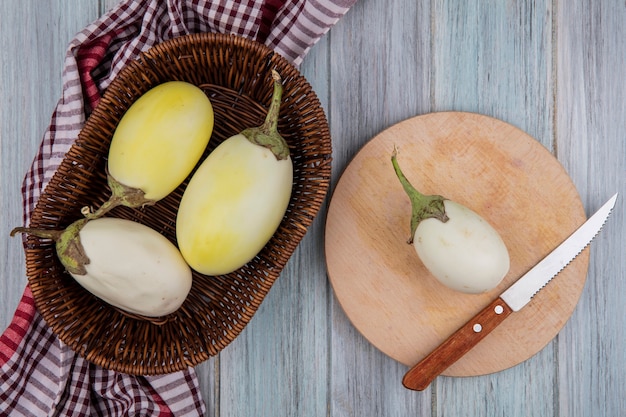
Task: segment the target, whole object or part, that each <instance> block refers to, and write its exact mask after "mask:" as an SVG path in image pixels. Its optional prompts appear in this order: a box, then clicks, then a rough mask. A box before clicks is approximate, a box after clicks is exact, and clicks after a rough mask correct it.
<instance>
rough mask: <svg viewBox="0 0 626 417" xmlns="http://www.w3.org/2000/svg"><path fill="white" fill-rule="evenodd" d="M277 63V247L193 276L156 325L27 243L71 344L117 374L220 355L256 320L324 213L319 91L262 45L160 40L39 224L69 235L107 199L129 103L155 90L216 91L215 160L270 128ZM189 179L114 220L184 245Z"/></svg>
mask: <svg viewBox="0 0 626 417" xmlns="http://www.w3.org/2000/svg"><path fill="white" fill-rule="evenodd" d="M272 68H275V69H276V70H277V71H278V72H279V73H280V74H281V77H282V78H283V84H284V93H283V102H282V105H281V112H280V119H279V124H278V130H279V132H280V133H281V135H282V136H283V137H284V138H285V140H286V141H287V143H288V144H289V147H290V150H291V156H292V160H293V164H294V184H293V189H292V195H291V201H290V203H289V207H288V209H287V213H286V215H285V217H284V219H283V221H282V223H281V225H280V227H279V229H278V230H277V232H276V233H275V235H274V236H273V237H272V239H271V241H270V242H269V243H268V244H267V245H266V247H265V248H264V249H263V250H262V251H261V252H260V253H259V254H258V255H257V256H256V257H255V258H254V259H253V260H252V261H251V262H249V263H248V264H247V265H245V266H244V267H242V268H241V269H239V270H237V271H235V272H233V273H231V274H228V275H224V276H215V277H213V276H204V275H201V274H198V273H196V272H194V276H193V286H192V289H191V292H190V294H189V296H188V298H187V299H186V300H185V302H184V304H183V305H182V307H181V308H180V309H179V310H178V311H177V312H175V313H173V314H170V315H168V316H166V317H162V318H159V319H158V320H147V319H145V318H143V317H138V316H133V315H129V314H126V313H124V312H122V311H120V310H118V309H116V308H114V307H112V306H110V305H109V304H106V303H105V302H103V301H101V300H99V299H98V298H96V297H95V296H93V295H91V294H90V293H89V292H88V291H86V290H84V289H83V288H82V287H81V286H80V285H79V284H78V283H76V281H74V279H73V278H72V277H71V276H70V275H69V274H68V273H66V272H65V270H64V268H63V266H62V265H61V263H60V262H59V260H58V258H57V256H56V252H55V247H54V243H53V242H52V241H50V240H46V239H40V238H36V237H32V236H29V237H28V238H27V246H26V267H27V275H28V280H29V284H30V287H31V289H32V292H33V295H34V298H35V303H36V305H37V308H38V309H39V311H40V312H41V314H42V316H43V318H44V320H45V321H46V322H47V323H48V325H50V327H51V328H52V330H53V332H54V333H56V334H57V335H58V336H59V338H60V339H61V340H62V341H63V342H64V343H66V344H67V345H68V346H70V348H72V349H73V350H75V351H76V352H78V353H79V354H81V355H83V356H84V357H86V358H87V359H88V360H90V361H92V362H93V363H95V364H97V365H100V366H102V367H104V368H107V369H112V370H115V371H119V372H124V373H128V374H142V375H153V374H162V373H169V372H174V371H178V370H181V369H184V368H186V367H188V366H194V365H197V364H198V363H200V362H202V361H204V360H206V359H208V358H209V357H211V356H213V355H216V354H217V353H218V352H219V351H220V350H222V349H223V348H224V347H225V346H227V345H228V344H229V343H230V342H231V341H232V340H233V339H234V338H235V337H236V336H237V335H238V334H239V333H240V332H241V331H242V330H243V328H244V327H245V326H246V324H247V323H248V322H249V321H250V319H251V318H252V316H253V315H254V313H255V312H256V310H257V309H258V307H259V305H260V304H261V302H262V301H263V299H264V297H265V295H266V294H267V293H268V291H269V289H270V288H271V286H272V284H273V283H274V281H275V280H276V278H278V276H279V274H280V272H281V271H282V269H283V268H284V266H285V264H286V263H287V261H288V259H289V258H290V256H291V255H292V253H293V252H294V250H295V249H296V246H297V245H298V243H299V242H300V240H301V239H302V237H303V236H304V234H305V233H306V231H307V229H308V227H309V226H310V224H311V223H312V221H313V219H314V217H315V216H316V215H317V213H318V211H319V209H320V208H321V205H322V203H323V200H324V198H325V196H326V193H327V190H328V186H329V182H330V163H331V141H330V134H329V130H328V124H327V120H326V117H325V115H324V112H323V110H322V108H321V106H320V103H319V101H318V99H317V96H316V95H315V93H314V92H313V91H312V89H311V87H310V85H309V84H308V83H307V81H306V80H305V79H304V78H303V77H302V76H301V75H300V74H299V72H298V71H297V69H295V68H294V67H293V66H292V65H291V64H289V63H288V62H287V61H286V60H285V59H284V58H282V57H280V56H279V55H277V54H275V53H273V52H272V51H271V50H270V49H268V48H267V47H265V46H264V45H261V44H258V43H256V42H252V41H249V40H246V39H244V38H240V37H236V36H232V35H220V34H195V35H188V36H184V37H179V38H176V39H172V40H170V41H167V42H164V43H162V44H160V45H157V46H155V47H153V48H152V49H150V50H149V51H147V52H146V53H144V54H143V55H142V56H141V57H140V58H139V59H138V60H137V61H134V62H132V63H131V64H129V65H128V66H127V67H126V68H125V69H124V70H123V71H122V72H121V73H120V75H119V76H118V77H117V78H116V79H115V80H114V81H113V82H112V84H111V85H110V86H109V88H108V89H107V91H106V92H105V94H104V95H103V97H102V99H101V101H100V103H99V105H98V106H97V108H96V109H95V110H94V112H93V114H92V115H91V116H90V117H89V119H88V120H87V123H86V124H85V127H84V128H83V130H82V132H81V134H80V135H79V137H78V140H77V141H76V143H75V144H74V146H73V147H72V148H71V149H70V151H69V152H68V154H67V156H66V157H65V159H64V161H63V163H62V164H61V166H60V168H59V170H58V171H57V172H56V173H55V175H54V177H53V178H52V180H51V182H50V184H49V185H48V187H47V188H46V190H45V191H44V193H43V194H42V196H41V197H40V199H39V201H38V203H37V206H36V207H35V210H34V212H33V215H32V218H31V224H30V226H31V227H34V228H44V229H57V230H59V229H63V228H65V227H67V226H68V225H69V224H70V223H72V222H73V221H74V220H77V219H79V218H80V217H81V216H82V215H81V213H80V210H81V208H82V207H84V206H92V207H98V206H99V205H100V204H102V203H103V202H104V201H105V200H107V198H108V197H109V195H110V190H109V189H108V187H107V185H106V173H105V168H106V157H107V154H108V149H109V145H110V141H111V138H112V135H113V132H114V130H115V128H116V126H117V124H118V122H119V120H120V118H121V117H122V116H123V114H124V113H125V112H126V110H127V109H128V108H129V107H130V105H131V104H132V103H133V102H134V101H135V100H136V99H137V98H139V97H140V96H141V95H142V94H143V93H145V92H146V91H147V90H149V89H150V88H152V87H154V86H156V85H158V84H160V83H163V82H165V81H170V80H183V81H188V82H191V83H193V84H195V85H198V86H200V87H201V88H202V89H203V90H204V91H205V92H206V94H207V95H208V96H209V98H210V99H211V102H212V104H213V109H214V112H215V127H214V131H213V136H212V138H211V141H210V143H209V146H208V147H207V150H206V151H205V155H204V157H206V155H208V153H209V152H211V151H212V150H213V149H214V148H215V147H216V146H217V145H218V144H219V143H221V142H222V141H223V140H225V139H226V138H228V137H230V136H232V135H234V134H236V133H239V132H240V131H241V130H243V129H244V128H246V127H252V126H258V125H260V124H261V123H262V122H263V120H264V118H265V115H266V112H267V108H268V106H269V103H270V99H271V95H272V78H271V73H270V70H271V69H272ZM204 157H203V158H202V160H204ZM202 160H201V161H202ZM188 180H189V178H188V179H187V180H186V181H185V182H184V183H183V184H182V185H181V186H180V187H178V189H176V190H175V191H174V192H173V193H172V194H170V195H169V196H168V197H166V198H165V199H163V200H161V201H159V202H158V203H157V204H155V205H153V206H147V207H144V208H141V209H130V208H127V207H118V208H115V209H113V210H112V211H111V212H110V214H109V215H111V216H115V217H120V218H125V219H131V220H134V221H137V222H140V223H143V224H146V225H148V226H150V227H152V228H153V229H155V230H157V231H159V232H160V233H162V234H163V235H165V236H166V237H167V238H169V239H170V240H171V241H172V242H174V243H175V242H176V233H175V223H176V212H177V208H178V204H179V202H180V199H181V197H182V194H183V191H184V189H185V187H186V184H187V183H188Z"/></svg>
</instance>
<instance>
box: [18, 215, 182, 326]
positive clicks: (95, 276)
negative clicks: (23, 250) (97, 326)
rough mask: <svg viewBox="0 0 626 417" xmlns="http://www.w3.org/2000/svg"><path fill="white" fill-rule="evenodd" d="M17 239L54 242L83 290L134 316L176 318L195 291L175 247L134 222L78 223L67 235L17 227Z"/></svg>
mask: <svg viewBox="0 0 626 417" xmlns="http://www.w3.org/2000/svg"><path fill="white" fill-rule="evenodd" d="M16 233H28V234H31V235H34V236H38V237H42V238H49V239H53V240H54V241H55V242H56V251H57V255H58V256H59V260H60V261H61V263H62V264H63V266H64V267H65V269H66V270H67V271H68V272H69V273H70V275H71V276H72V277H73V278H74V279H75V280H76V281H77V282H78V283H79V284H80V285H82V286H83V287H84V288H85V289H87V290H88V291H90V292H91V293H93V294H94V295H95V296H97V297H99V298H100V299H102V300H104V301H106V302H107V303H109V304H111V305H113V306H115V307H118V308H120V309H122V310H124V311H127V312H130V313H135V314H140V315H143V316H147V317H160V316H165V315H167V314H170V313H173V312H174V311H176V310H177V309H178V308H179V307H180V306H181V305H182V303H183V301H185V298H186V297H187V295H188V294H189V291H190V289H191V282H192V273H191V269H190V268H189V266H188V265H187V264H186V263H185V260H184V259H183V257H182V256H181V254H180V252H179V251H178V249H177V248H176V246H175V245H174V244H172V243H171V242H170V241H169V240H168V239H167V238H166V237H165V236H163V235H162V234H160V233H159V232H157V231H156V230H154V229H152V228H150V227H148V226H145V225H143V224H140V223H137V222H134V221H131V220H124V219H118V218H110V217H101V218H98V219H94V220H89V219H80V220H77V221H76V222H74V223H72V224H71V225H70V226H69V227H68V228H67V229H65V230H63V231H58V230H41V229H31V228H23V227H17V228H15V229H13V231H12V232H11V236H13V235H15V234H16Z"/></svg>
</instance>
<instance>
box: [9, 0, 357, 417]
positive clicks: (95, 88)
mask: <svg viewBox="0 0 626 417" xmlns="http://www.w3.org/2000/svg"><path fill="white" fill-rule="evenodd" d="M355 1H356V0H240V1H232V0H231V1H229V0H215V1H202V0H186V1H184V0H177V1H176V0H169V1H167V2H165V1H159V0H141V1H133V0H123V1H121V2H120V4H119V5H118V6H117V7H115V8H114V9H112V10H111V11H109V12H108V13H107V14H106V15H104V16H102V17H101V18H100V19H98V20H97V21H95V22H93V23H92V24H91V25H89V26H87V27H86V28H85V29H83V30H82V31H81V32H80V33H78V34H77V35H76V37H75V38H74V39H73V40H72V41H71V42H70V44H69V47H68V49H67V53H66V57H65V66H64V70H63V95H62V97H61V99H60V101H59V102H58V104H57V106H56V108H55V110H54V112H53V114H52V119H51V122H50V126H49V127H48V129H47V130H46V132H45V134H44V137H43V141H42V143H41V146H40V149H39V152H38V153H37V155H36V157H35V159H34V161H33V164H32V166H31V169H30V170H29V172H28V173H27V174H26V176H25V178H24V183H23V187H22V194H23V199H24V223H25V224H26V223H28V219H29V218H30V215H31V212H32V210H33V208H34V206H35V203H36V201H37V199H38V198H39V196H40V194H41V192H42V190H44V189H45V187H46V185H47V184H48V182H49V181H50V179H51V178H52V175H53V174H54V172H55V171H56V169H57V168H58V166H59V165H60V163H61V161H62V159H63V157H64V156H65V154H66V152H67V151H68V150H69V148H70V147H71V146H72V144H73V143H74V141H75V140H76V138H77V136H78V132H79V131H80V129H81V128H82V126H83V124H84V122H85V119H86V117H87V116H88V114H89V112H90V111H91V109H93V108H94V107H95V106H96V105H97V103H98V100H99V99H100V95H101V92H103V91H104V90H105V89H106V88H107V86H108V85H109V84H110V82H111V81H112V80H113V78H114V77H115V76H116V75H117V74H118V72H119V71H120V70H121V68H122V67H124V66H125V65H126V64H127V63H128V62H129V60H132V59H135V58H137V56H138V55H139V53H140V52H141V51H145V50H147V49H148V48H150V47H151V46H153V45H155V44H157V43H159V42H162V41H165V40H167V39H171V38H174V37H176V36H180V35H185V34H189V33H198V32H220V33H234V34H238V35H241V36H244V37H247V38H250V39H254V40H257V41H259V42H263V43H265V44H266V45H268V46H270V47H271V48H273V49H274V50H275V51H276V52H278V53H280V54H281V55H283V56H284V57H285V58H287V59H288V60H290V61H291V62H292V63H294V64H295V65H299V64H300V63H301V61H302V58H303V57H304V56H305V55H306V53H307V52H308V51H309V49H310V48H311V46H312V45H313V44H315V43H316V42H317V41H318V40H319V38H321V37H322V36H323V35H324V34H325V33H326V32H327V31H328V29H330V27H331V26H332V25H334V24H335V23H336V22H337V20H338V19H339V18H340V17H341V16H343V14H345V13H346V12H347V11H348V9H349V8H350V7H351V6H352V4H353V3H354V2H355ZM204 412H205V404H204V401H203V399H202V396H201V393H200V390H199V386H198V380H197V377H196V374H195V371H194V369H193V368H189V369H187V370H185V371H180V372H176V373H171V374H166V375H160V376H150V377H149V376H131V375H126V374H122V373H117V372H113V371H109V370H106V369H102V368H101V367H98V366H96V365H94V364H92V363H90V362H87V361H86V360H85V359H83V358H82V357H80V356H78V355H77V354H75V353H74V352H73V351H72V350H71V349H69V348H68V347H67V346H66V345H65V344H63V343H62V342H61V341H60V340H59V339H58V338H57V337H56V336H55V335H54V334H53V333H52V332H51V331H50V329H49V327H48V326H47V325H46V324H45V322H44V321H43V319H42V318H41V316H40V315H39V314H38V312H37V310H36V308H35V305H34V300H33V296H32V293H31V291H30V289H29V288H28V286H27V287H26V289H25V291H24V295H23V297H22V300H21V301H20V303H19V306H18V308H17V311H16V312H15V316H14V318H13V320H12V322H11V324H10V325H9V327H8V328H7V329H6V331H5V332H4V333H3V334H2V336H0V416H4V415H10V416H44V415H62V416H91V415H97V416H129V415H133V416H134V415H149V416H198V415H202V414H203V413H204Z"/></svg>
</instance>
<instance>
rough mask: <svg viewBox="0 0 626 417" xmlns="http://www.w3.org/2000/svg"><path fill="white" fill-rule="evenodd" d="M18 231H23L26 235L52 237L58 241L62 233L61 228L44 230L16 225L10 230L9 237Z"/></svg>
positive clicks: (43, 237)
mask: <svg viewBox="0 0 626 417" xmlns="http://www.w3.org/2000/svg"><path fill="white" fill-rule="evenodd" d="M18 233H25V234H28V235H33V236H37V237H39V238H42V239H52V240H53V241H55V242H56V241H58V240H59V239H60V238H61V235H62V234H63V231H62V230H45V229H31V228H30V227H16V228H14V229H13V230H11V237H13V236H15V235H16V234H18Z"/></svg>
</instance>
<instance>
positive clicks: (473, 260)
mask: <svg viewBox="0 0 626 417" xmlns="http://www.w3.org/2000/svg"><path fill="white" fill-rule="evenodd" d="M391 162H392V164H393V168H394V170H395V172H396V175H397V176H398V179H399V180H400V183H401V184H402V187H403V188H404V191H405V192H406V193H407V195H408V197H409V199H410V200H411V208H412V214H411V237H410V239H409V243H411V244H413V246H414V248H415V251H416V252H417V255H418V256H419V258H420V260H421V261H422V262H423V264H424V266H425V267H426V269H428V270H429V271H430V273H431V274H432V275H433V276H434V277H435V278H437V279H438V280H439V281H440V282H441V283H442V284H444V285H446V286H447V287H449V288H451V289H453V290H456V291H461V292H464V293H469V294H479V293H483V292H485V291H489V290H491V289H493V288H495V287H496V286H497V285H498V284H499V283H500V282H501V281H502V279H503V278H504V277H505V275H506V274H507V273H508V271H509V267H510V260H509V252H508V250H507V248H506V245H505V244H504V241H503V240H502V238H501V237H500V235H499V234H498V232H497V231H496V230H495V229H494V228H493V227H492V226H491V225H490V224H489V223H488V222H487V221H486V220H485V219H484V218H482V217H481V216H479V215H478V214H477V213H475V212H474V211H472V210H470V209H469V208H467V207H465V206H463V205H461V204H459V203H457V202H454V201H451V200H448V199H446V198H444V197H442V196H439V195H423V194H421V193H420V192H419V191H417V190H416V189H415V188H414V187H413V186H412V185H411V183H410V182H409V181H408V179H407V178H406V177H405V176H404V173H403V172H402V170H401V169H400V166H399V164H398V161H397V150H395V149H394V152H393V154H392V156H391Z"/></svg>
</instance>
